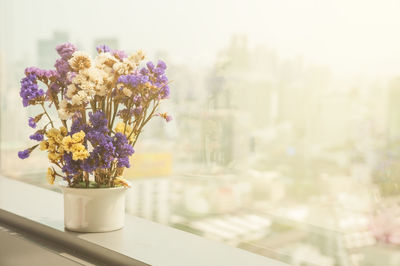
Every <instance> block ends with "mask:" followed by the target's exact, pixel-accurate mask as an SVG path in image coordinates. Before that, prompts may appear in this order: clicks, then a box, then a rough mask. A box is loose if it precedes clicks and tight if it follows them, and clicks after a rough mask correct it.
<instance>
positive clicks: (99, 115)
mask: <svg viewBox="0 0 400 266" xmlns="http://www.w3.org/2000/svg"><path fill="white" fill-rule="evenodd" d="M89 121H90V123H91V124H92V129H91V130H92V131H93V130H95V131H98V132H102V133H107V132H108V127H107V124H108V120H107V118H106V115H105V114H104V113H103V112H102V111H97V112H96V113H94V114H93V113H91V112H90V113H89Z"/></svg>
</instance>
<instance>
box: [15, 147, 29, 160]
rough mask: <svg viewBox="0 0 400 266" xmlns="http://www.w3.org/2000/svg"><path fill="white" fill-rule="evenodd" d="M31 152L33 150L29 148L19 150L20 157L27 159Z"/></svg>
mask: <svg viewBox="0 0 400 266" xmlns="http://www.w3.org/2000/svg"><path fill="white" fill-rule="evenodd" d="M30 154H31V151H30V150H29V149H27V150H23V151H19V152H18V157H19V158H20V159H26V158H28V157H29V155H30Z"/></svg>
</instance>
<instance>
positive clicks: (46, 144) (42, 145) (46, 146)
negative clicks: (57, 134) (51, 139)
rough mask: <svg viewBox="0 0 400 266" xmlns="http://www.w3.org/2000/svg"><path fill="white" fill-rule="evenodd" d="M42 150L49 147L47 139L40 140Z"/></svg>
mask: <svg viewBox="0 0 400 266" xmlns="http://www.w3.org/2000/svg"><path fill="white" fill-rule="evenodd" d="M39 147H40V150H42V151H45V150H47V149H48V148H49V143H48V142H47V141H45V140H43V141H42V142H40V146H39Z"/></svg>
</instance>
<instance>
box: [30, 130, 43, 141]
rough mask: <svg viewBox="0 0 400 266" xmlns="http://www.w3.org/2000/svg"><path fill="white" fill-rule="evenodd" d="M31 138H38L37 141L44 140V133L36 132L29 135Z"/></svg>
mask: <svg viewBox="0 0 400 266" xmlns="http://www.w3.org/2000/svg"><path fill="white" fill-rule="evenodd" d="M29 138H30V139H32V140H36V141H42V140H43V134H41V133H40V132H36V133H35V134H33V135H30V136H29Z"/></svg>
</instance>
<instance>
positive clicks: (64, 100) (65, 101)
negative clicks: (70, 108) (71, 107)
mask: <svg viewBox="0 0 400 266" xmlns="http://www.w3.org/2000/svg"><path fill="white" fill-rule="evenodd" d="M67 105H68V102H67V100H66V99H62V100H61V101H60V104H59V107H60V109H66V108H67Z"/></svg>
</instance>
